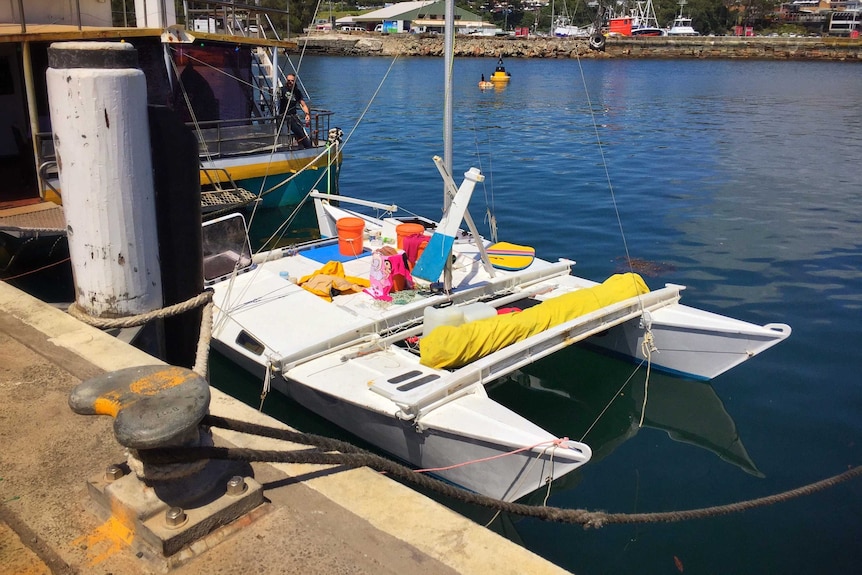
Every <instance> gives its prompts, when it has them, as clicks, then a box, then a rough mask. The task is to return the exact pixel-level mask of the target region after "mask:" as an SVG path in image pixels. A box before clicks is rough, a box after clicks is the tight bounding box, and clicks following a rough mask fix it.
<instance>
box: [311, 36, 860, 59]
mask: <svg viewBox="0 0 862 575" xmlns="http://www.w3.org/2000/svg"><path fill="white" fill-rule="evenodd" d="M297 42H298V44H299V46H300V49H303V47H304V49H305V50H306V51H307V52H309V53H315V54H329V55H340V56H385V57H390V58H391V57H395V56H407V57H412V56H437V57H439V56H442V55H443V37H442V36H439V35H425V34H418V35H417V34H400V35H380V34H372V33H364V32H350V33H332V34H320V35H315V36H311V37H308V38H302V39H298V40H297ZM455 56H465V57H477V58H486V57H494V58H496V57H498V56H503V57H504V58H703V59H706V58H714V59H728V60H730V59H741V60H824V61H840V62H862V39H848V38H770V37H752V38H737V37H732V36H715V37H713V36H699V37H677V38H671V37H658V38H620V37H616V38H613V37H612V38H608V39H607V42H606V44H605V50H604V51H596V50H590V48H589V46H588V44H587V39H586V38H539V37H535V38H506V37H503V38H488V37H469V36H458V37H456V39H455Z"/></svg>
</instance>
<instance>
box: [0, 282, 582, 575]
mask: <svg viewBox="0 0 862 575" xmlns="http://www.w3.org/2000/svg"><path fill="white" fill-rule="evenodd" d="M156 363H160V362H159V361H158V360H156V359H154V358H152V357H151V356H149V355H147V354H145V353H143V352H141V351H140V350H137V349H135V348H133V347H131V346H129V345H127V344H125V343H123V342H121V341H119V340H117V339H114V338H112V337H111V336H109V335H107V334H104V333H102V332H101V331H98V330H96V329H94V328H91V327H89V326H87V325H85V324H83V323H81V322H79V321H77V320H75V319H73V318H72V317H70V316H69V315H67V314H66V313H65V312H63V311H61V310H59V309H56V308H54V307H52V306H50V305H48V304H46V303H44V302H41V301H39V300H37V299H35V298H33V297H31V296H29V295H27V294H25V293H23V292H20V291H18V290H17V289H15V288H13V287H11V286H9V285H8V284H5V283H2V282H0V443H2V445H3V448H2V450H0V566H4V567H0V573H7V572H8V571H6V569H7V567H6V566H12V565H15V566H16V567H15V568H16V569H17V571H15V572H26V573H55V574H57V573H81V574H90V573H92V574H97V573H98V574H104V573H124V574H134V573H152V572H164V571H166V570H167V569H168V568H170V569H171V572H172V573H183V574H184V573H189V574H194V573H213V572H219V573H240V572H242V573H250V572H254V573H280V574H281V573H302V574H314V573H321V574H322V573H327V574H338V573H368V574H371V573H374V574H385V573H393V574H394V573H399V574H403V573H423V574H436V573H440V574H458V573H463V574H473V573H495V574H508V573H511V574H515V573H517V574H523V573H530V574H562V573H567V571H565V570H563V569H561V568H559V567H557V566H555V565H553V564H551V563H549V562H548V561H546V560H544V559H542V558H540V557H538V556H536V555H535V554H533V553H531V552H529V551H528V550H526V549H524V548H522V547H520V546H518V545H516V544H515V543H513V542H511V541H509V540H507V539H505V538H503V537H501V536H499V535H497V534H496V533H493V532H492V531H490V530H488V529H486V528H484V527H483V526H481V525H478V524H476V523H474V522H472V521H470V520H468V519H467V518H465V517H463V516H461V515H459V514H457V513H455V512H453V511H451V510H449V509H447V508H446V507H444V506H442V505H440V504H438V503H436V502H434V501H432V500H430V499H428V498H426V497H424V496H423V495H421V494H419V493H417V492H415V491H413V490H411V489H410V488H408V487H405V486H403V485H401V484H399V483H397V482H395V481H392V480H390V479H388V478H387V477H385V476H383V475H380V474H378V473H376V472H374V471H372V470H370V469H367V468H361V469H350V470H345V469H343V468H336V467H326V466H319V465H287V464H276V465H267V464H253V466H252V468H253V470H254V477H255V479H256V480H257V481H258V482H260V483H261V484H262V485H263V486H264V495H265V497H266V499H267V503H265V504H264V505H263V506H262V507H260V508H258V509H257V510H256V511H255V512H253V513H252V514H251V517H249V518H244V519H241V520H239V521H237V522H235V523H236V524H234V525H231V526H230V527H229V528H227V529H222V530H221V531H218V532H215V533H213V534H211V535H210V536H208V537H206V538H204V539H202V540H201V541H199V542H198V543H196V544H194V545H192V546H191V547H190V548H186V549H184V550H182V551H180V552H179V553H178V554H177V556H175V557H173V558H172V561H171V562H166V561H164V560H161V559H159V558H158V557H152V556H151V554H150V553H148V552H147V550H146V549H145V548H141V547H140V546H139V545H137V544H136V541H135V537H134V534H133V533H128V532H127V531H124V529H123V528H122V527H121V526H118V525H117V524H116V522H111V521H110V520H107V519H106V518H105V517H101V518H100V517H99V516H98V513H97V510H96V509H94V506H95V504H94V503H93V501H92V500H91V499H90V497H89V495H88V493H87V486H86V481H87V479H88V477H90V476H92V475H93V474H97V473H100V472H103V470H104V469H105V467H106V466H107V465H109V464H112V463H121V462H122V461H124V460H125V457H124V454H123V451H122V447H121V446H120V445H119V444H117V443H116V441H115V440H114V437H113V432H112V428H111V426H112V420H111V419H110V418H107V417H85V416H80V415H75V414H74V413H72V411H71V409H70V408H69V407H68V405H67V401H68V394H69V391H70V390H71V389H72V387H74V386H75V385H77V384H78V383H79V382H80V381H83V380H86V379H88V378H90V377H93V376H95V375H98V374H99V373H102V372H104V371H112V370H116V369H122V368H126V367H132V366H140V365H152V364H156ZM210 410H211V413H213V414H214V415H220V416H224V417H230V418H235V419H242V420H246V421H253V422H257V423H262V424H266V425H277V426H283V427H286V426H284V424H282V423H280V422H277V421H275V420H273V419H271V418H269V417H267V416H266V415H263V414H261V413H259V412H257V411H255V410H254V409H252V408H250V407H248V406H246V405H245V404H242V403H241V402H239V401H237V400H235V399H233V398H231V397H229V396H226V395H225V394H223V393H221V392H219V391H218V390H215V389H213V390H212V403H211V407H210ZM214 436H215V441H216V443H217V444H220V445H234V446H237V447H246V448H252V449H257V448H262V449H274V448H280V449H283V448H284V444H283V443H278V442H275V441H274V440H268V439H264V438H258V437H249V436H244V435H241V434H238V433H233V432H224V431H221V430H214ZM296 447H299V446H296ZM13 561H15V562H13ZM19 562H23V563H22V564H23V565H25V567H22V568H18V567H17V566H18V565H19Z"/></svg>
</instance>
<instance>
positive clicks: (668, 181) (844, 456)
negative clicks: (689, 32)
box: [211, 57, 862, 575]
mask: <svg viewBox="0 0 862 575" xmlns="http://www.w3.org/2000/svg"><path fill="white" fill-rule="evenodd" d="M495 63H496V61H495V60H494V59H490V58H489V59H457V60H456V63H455V77H456V80H455V87H454V99H455V100H454V101H455V110H456V111H455V124H456V127H455V158H454V170H453V171H454V173H455V177H456V180H457V181H460V174H462V173H463V172H464V171H466V170H467V169H469V168H470V167H471V166H476V167H479V168H481V169H482V170H483V172H484V173H485V174H486V176H487V179H486V181H485V183H484V186H483V187H477V192H476V193H475V194H474V199H473V202H472V205H471V212H472V215H473V217H474V219H475V220H476V221H477V222H478V223H479V226H480V228H483V229H487V218H486V215H485V214H486V210H489V211H491V212H493V214H494V217H495V218H496V224H497V229H498V235H499V239H500V240H503V241H510V242H514V243H521V244H529V245H532V246H533V247H535V248H536V251H537V253H538V254H539V255H540V256H542V257H544V258H545V259H556V258H558V257H569V258H572V259H574V260H576V261H577V265H576V266H575V272H576V273H577V274H578V275H582V276H585V277H589V278H591V279H595V280H601V279H603V278H605V277H607V276H608V275H610V274H612V273H614V272H616V271H618V270H623V269H626V268H625V256H626V254H627V253H628V255H630V256H631V257H632V258H635V259H636V260H638V262H641V263H640V264H639V266H638V269H640V270H643V271H644V275H645V279H646V280H647V283H648V284H649V285H650V286H651V287H660V286H662V285H664V284H665V283H671V282H672V283H678V284H683V285H686V286H687V289H686V291H685V292H683V302H684V303H688V304H690V305H693V306H696V307H699V308H704V309H708V310H712V311H716V312H719V313H723V314H726V315H730V316H733V317H738V318H740V319H745V320H748V321H752V322H755V323H760V324H764V323H769V322H782V323H788V324H790V325H791V326H792V328H793V334H792V335H791V336H790V338H789V339H788V340H787V341H785V342H784V343H782V344H780V345H779V346H777V347H776V348H773V349H771V350H769V351H767V352H765V353H764V354H763V355H761V356H758V357H756V358H754V359H752V360H751V361H749V362H747V363H745V364H743V365H742V366H740V367H738V368H736V369H734V370H731V371H730V372H729V373H726V374H724V375H722V376H720V377H718V378H717V379H715V380H714V381H713V382H711V383H710V384H704V383H696V382H691V381H683V380H679V379H674V378H671V377H668V376H665V375H662V374H657V373H651V374H650V377H649V382H648V386H645V378H646V373H645V371H644V370H643V369H640V370H638V371H637V372H636V373H635V374H634V375H633V376H632V374H633V371H634V369H635V367H634V366H632V365H630V364H627V363H623V362H620V361H618V360H615V359H612V358H608V357H604V356H601V355H598V354H597V353H594V352H592V351H590V350H585V349H580V348H570V349H567V350H565V351H563V352H561V353H559V354H557V355H555V356H553V357H552V358H549V359H547V360H544V361H541V362H539V363H537V364H535V365H533V366H531V367H530V368H529V369H525V370H523V371H522V372H518V373H516V374H514V375H513V376H512V377H510V378H508V379H507V380H505V381H501V382H497V383H495V384H493V385H492V386H491V387H492V389H491V393H492V396H493V397H495V398H496V399H498V400H499V401H501V402H503V403H505V404H507V405H509V406H511V407H513V408H515V409H517V410H519V411H520V412H522V413H525V414H527V415H529V416H530V418H531V419H533V420H535V421H536V422H537V423H539V424H541V425H542V426H544V427H545V428H547V429H549V430H551V431H552V432H554V433H556V434H558V435H561V436H562V435H564V436H568V437H571V438H573V439H579V440H580V439H583V440H584V441H586V442H587V443H588V444H590V445H591V446H592V447H593V449H594V452H595V454H594V458H593V460H592V461H591V462H590V463H589V464H587V465H586V466H584V467H582V468H581V469H579V470H578V471H576V472H575V473H573V474H570V475H569V476H567V477H565V478H564V479H563V480H562V481H560V482H558V483H555V484H554V485H553V486H552V488H551V490H550V494H549V495H548V494H545V493H540V494H537V495H536V496H535V497H534V498H532V499H530V500H529V502H530V503H536V504H542V503H543V501H544V500H545V497H546V495H547V501H546V502H547V504H548V505H551V506H556V507H563V508H581V509H591V510H599V509H601V510H605V511H609V512H615V513H648V512H661V511H677V510H685V509H696V508H703V507H709V506H715V505H723V504H728V503H735V502H740V501H745V500H750V499H754V498H758V497H763V496H766V495H770V494H775V493H780V492H783V491H785V490H788V489H792V488H796V487H799V486H801V485H805V484H808V483H811V482H814V481H817V480H820V479H823V478H826V477H829V476H832V475H835V474H838V473H841V472H843V471H846V470H847V469H849V468H851V467H854V466H857V465H860V464H862V417H860V414H862V385H860V383H862V377H861V376H860V374H862V330H860V327H859V320H860V317H862V314H860V309H862V215H860V214H862V191H860V181H862V177H860V168H859V150H860V147H862V74H859V71H858V66H856V65H853V64H841V63H806V62H751V61H746V62H729V61H695V60H686V61H648V60H640V61H625V60H589V61H584V62H578V61H577V60H516V59H512V60H507V61H506V62H505V64H506V67H507V69H508V70H509V71H510V72H511V74H512V80H511V82H510V83H509V85H508V86H506V87H505V88H502V89H497V90H488V91H480V90H479V89H478V87H477V82H478V81H479V78H480V75H481V74H483V73H484V74H486V75H489V74H490V73H491V72H492V71H493V69H494V65H495ZM299 75H300V78H301V79H302V81H303V82H304V84H305V87H306V89H307V91H308V92H309V93H310V94H309V95H310V98H311V100H312V104H313V105H315V106H319V107H322V108H327V109H331V110H333V111H335V112H336V118H337V119H338V120H337V122H336V124H338V125H339V126H340V127H341V128H342V129H343V130H344V132H345V135H346V136H348V141H347V143H346V145H345V147H344V154H345V158H344V166H343V169H342V178H341V190H342V191H343V193H345V194H349V195H356V196H360V197H363V198H366V199H371V200H381V201H391V200H392V199H393V198H394V199H395V201H396V202H397V203H398V204H399V206H401V207H402V208H405V209H407V210H410V211H413V212H417V213H421V214H425V215H429V216H437V215H439V213H440V205H441V199H442V193H443V192H442V184H441V181H440V178H439V175H438V174H437V171H436V168H435V167H434V164H433V162H432V160H431V158H432V156H434V155H441V154H442V152H443V148H442V144H441V142H442V132H443V123H442V101H443V97H444V86H443V82H442V76H443V62H442V61H441V60H439V59H432V58H414V59H407V58H401V59H397V60H396V61H394V62H393V61H391V60H389V59H385V58H346V57H345V58H337V57H306V58H304V59H303V60H302V62H301V65H300V73H299ZM384 78H385V82H384V83H383V85H382V88H381V87H380V84H381V82H383V80H384ZM378 88H379V90H378ZM375 93H376V96H375ZM360 119H361V122H360ZM285 215H287V212H278V211H271V212H269V213H261V214H258V215H256V216H255V222H254V225H253V231H254V233H255V234H256V238H257V240H258V241H260V240H261V239H262V238H263V237H264V235H265V232H264V230H267V229H269V228H271V227H272V224H273V222H275V221H276V220H279V219H281V218H282V217H283V216H285ZM304 217H307V214H305V215H304ZM303 222H305V223H303ZM308 225H309V224H308V223H307V221H306V220H303V219H302V218H300V219H299V220H298V221H297V226H296V231H294V232H292V237H294V238H299V237H302V236H303V235H304V234H306V233H307V230H308ZM284 324H285V329H301V326H291V324H290V318H289V317H285V318H284ZM211 377H212V381H213V384H214V385H216V386H217V387H220V388H222V389H224V390H226V391H228V392H230V393H232V394H234V395H237V396H239V397H241V398H242V399H244V400H245V401H247V402H249V403H251V404H253V405H257V404H258V403H259V401H260V398H259V396H260V388H261V382H260V381H257V380H256V379H255V378H253V377H251V376H248V375H246V374H245V373H244V372H242V371H240V370H238V369H237V368H235V367H233V366H231V365H229V364H227V363H226V362H225V361H224V359H223V358H221V357H218V356H215V357H213V358H212V366H211ZM614 398H616V399H614ZM645 398H646V401H645V403H646V408H645V413H644V417H643V425H642V426H641V425H640V420H641V411H642V409H643V406H644V400H645ZM612 400H613V401H612ZM264 409H265V411H267V412H268V413H270V414H273V415H276V416H277V417H279V418H280V419H282V420H284V421H286V422H288V423H289V424H291V425H293V426H295V427H297V428H299V429H301V430H304V431H309V432H315V433H323V434H329V435H333V436H336V437H339V438H348V436H347V435H346V434H344V433H343V432H341V431H339V430H338V428H336V427H334V426H332V425H330V424H328V423H326V422H325V421H323V420H322V419H320V418H318V417H316V416H314V415H311V414H309V413H307V412H305V411H304V410H302V409H300V408H298V407H297V406H295V405H293V404H292V403H291V402H290V401H289V400H287V399H285V398H283V397H280V396H278V394H274V393H273V394H270V395H269V396H268V397H267V398H266V401H265V402H264ZM444 503H447V504H449V505H451V506H452V507H453V508H454V509H456V510H457V511H459V512H461V513H464V514H465V515H467V516H469V517H471V518H473V519H474V520H476V521H477V522H480V523H482V524H485V523H488V524H489V527H490V528H492V529H495V530H497V531H499V532H500V533H502V534H504V535H505V536H506V537H509V538H512V539H513V540H515V541H517V542H518V543H520V544H522V545H524V546H525V547H526V548H528V549H530V550H532V551H534V552H535V553H538V554H540V555H542V556H544V557H546V558H547V559H549V560H550V561H553V562H554V563H556V564H558V565H560V566H562V567H564V568H566V569H568V570H570V571H572V572H574V573H578V574H582V575H584V574H599V573H678V572H685V573H709V574H715V573H734V574H736V573H757V574H762V573H776V574H789V573H850V572H855V571H857V570H858V565H859V564H860V562H862V549H860V546H859V541H860V538H862V480H858V479H857V480H853V481H850V482H848V483H844V484H841V485H838V486H835V487H832V488H830V489H827V490H825V491H823V492H820V493H817V494H814V495H810V496H806V497H803V498H801V499H796V500H793V501H788V502H783V503H780V504H776V505H771V506H768V507H765V508H760V509H754V510H749V511H746V512H744V513H738V514H731V515H725V516H720V517H710V518H706V519H699V520H694V521H686V522H680V523H671V524H640V525H610V526H606V527H604V528H602V529H598V530H584V529H583V528H581V527H580V526H575V525H561V524H555V523H545V522H541V521H538V520H532V519H522V518H519V517H508V516H500V517H495V516H494V514H493V513H492V512H489V511H487V510H484V509H479V508H464V507H462V506H460V505H459V504H457V503H453V502H449V501H444ZM404 512H405V513H409V512H410V510H409V509H405V510H404Z"/></svg>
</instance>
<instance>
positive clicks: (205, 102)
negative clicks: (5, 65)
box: [0, 0, 342, 273]
mask: <svg viewBox="0 0 862 575" xmlns="http://www.w3.org/2000/svg"><path fill="white" fill-rule="evenodd" d="M48 4H49V3H44V2H43V3H35V4H33V3H30V4H25V5H24V6H26V7H25V8H24V14H23V15H16V17H17V18H18V19H19V20H20V21H15V22H10V23H8V24H4V25H0V56H3V55H6V61H8V62H10V63H11V67H10V69H9V71H10V74H9V76H8V80H7V82H6V86H5V88H6V90H8V91H9V92H10V94H11V96H15V97H5V98H4V102H8V104H7V107H6V109H4V113H3V114H2V116H0V248H2V249H0V273H4V272H6V273H9V272H11V271H12V267H13V266H14V267H17V266H18V265H19V264H22V263H24V262H25V261H26V260H28V259H29V260H31V263H36V260H37V259H39V257H40V256H41V255H45V253H43V252H45V251H46V250H48V251H50V252H51V253H62V250H57V249H56V248H57V246H58V245H60V244H62V243H63V240H62V239H61V238H62V236H63V235H64V234H65V233H66V229H65V228H66V226H65V220H64V217H63V210H62V207H61V204H62V199H61V198H62V190H60V189H59V177H58V163H59V162H58V159H57V158H56V155H55V153H54V143H53V135H52V133H51V118H50V116H49V112H48V96H47V87H46V83H45V71H46V69H47V67H48V56H47V53H48V47H49V46H50V44H51V43H52V42H57V41H69V40H75V41H102V42H105V41H121V42H129V43H131V44H132V45H134V47H135V49H136V51H137V53H138V60H139V65H140V68H141V70H142V71H143V72H144V74H145V76H146V78H147V91H148V101H149V102H150V103H151V104H156V105H165V104H167V105H169V106H170V107H172V108H173V109H174V110H175V111H176V112H177V114H178V115H179V116H180V117H181V119H182V120H183V121H185V122H187V124H188V125H189V126H190V128H191V129H192V130H193V132H194V133H195V135H196V138H197V140H198V145H199V152H200V166H199V169H200V184H201V208H202V211H203V213H204V214H207V213H210V214H213V213H220V212H222V211H224V210H229V209H235V208H238V207H242V206H247V205H250V204H251V203H253V202H261V203H262V204H263V205H266V206H281V205H295V204H297V203H298V202H299V201H301V200H302V199H303V198H304V197H305V194H307V193H308V192H309V191H310V190H311V189H313V188H317V189H320V190H329V191H330V192H331V193H337V191H338V176H339V170H340V166H341V160H342V156H341V152H340V149H339V147H338V143H339V140H340V138H339V136H338V134H339V132H338V130H337V129H336V128H332V127H331V125H330V121H331V116H332V112H330V111H328V110H322V109H315V108H312V109H311V110H310V111H311V115H310V118H309V120H310V121H309V122H308V123H307V125H306V127H305V130H306V133H307V137H308V138H309V139H310V141H311V144H312V145H311V147H310V148H307V149H306V148H305V147H304V146H301V145H299V144H298V142H297V137H296V136H294V134H293V133H291V130H290V129H288V127H287V123H286V122H283V121H282V118H283V116H282V113H283V110H279V95H280V92H281V91H282V89H283V80H282V77H283V74H282V73H281V71H280V66H279V63H280V59H284V58H285V56H284V51H285V50H291V49H296V44H295V43H294V42H285V41H282V40H280V39H279V38H278V35H277V33H276V32H275V31H273V30H272V29H271V28H268V27H267V26H266V25H265V24H266V23H268V22H269V19H268V18H267V17H266V16H268V14H269V13H271V12H273V11H272V10H270V9H266V8H262V7H251V6H245V7H244V8H242V9H240V8H238V7H233V6H231V7H230V9H229V10H226V9H225V8H224V6H222V5H223V4H224V3H223V2H208V1H206V0H192V1H190V2H186V3H184V6H185V7H186V14H185V18H186V22H187V24H188V26H186V27H183V26H175V25H173V24H171V25H168V23H172V22H175V21H176V17H175V15H174V13H173V3H170V2H169V3H152V4H154V6H153V7H152V10H154V11H155V10H158V13H156V12H154V13H153V14H146V15H145V14H139V15H137V17H136V21H137V23H138V26H139V27H134V28H133V27H118V26H114V25H112V13H111V3H89V4H87V8H86V11H85V10H82V9H81V7H78V9H77V11H75V9H74V8H70V7H67V8H64V10H66V11H67V12H69V13H67V14H65V15H64V17H63V18H62V21H65V22H78V23H79V24H78V25H69V24H54V23H53V22H55V21H57V13H56V9H54V8H51V7H49V6H48ZM165 4H167V5H169V6H168V12H169V13H167V14H164V13H161V6H164V5H165ZM214 5H218V6H219V7H218V8H217V9H216V8H214ZM49 8H50V9H49ZM276 12H278V11H276ZM7 13H8V12H7ZM215 14H218V15H219V16H218V17H215V16H213V15H215ZM40 246H41V249H40ZM40 263H41V262H40Z"/></svg>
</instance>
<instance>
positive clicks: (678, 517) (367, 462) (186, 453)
mask: <svg viewBox="0 0 862 575" xmlns="http://www.w3.org/2000/svg"><path fill="white" fill-rule="evenodd" d="M202 425H207V426H211V427H218V428H222V429H227V430H231V431H236V432H239V433H246V434H253V435H259V436H262V437H269V438H272V439H279V440H283V441H290V442H293V443H299V444H304V445H310V446H312V449H305V450H300V451H277V450H255V449H242V448H228V447H176V448H167V449H153V450H145V451H141V452H140V453H139V454H140V456H141V458H142V460H144V461H145V462H147V463H155V464H166V463H189V462H193V461H197V460H200V459H219V460H230V461H245V462H252V463H253V462H261V463H262V462H268V463H312V464H319V465H343V466H348V467H370V468H372V469H375V470H377V471H381V472H385V473H387V474H388V475H391V476H393V477H396V478H398V479H401V480H404V481H408V482H410V483H413V484H416V485H418V486H420V487H423V488H426V489H433V490H434V491H436V492H438V493H440V494H442V495H445V496H447V497H451V498H453V499H456V500H459V501H463V502H466V503H472V504H475V505H481V506H483V507H487V508H489V509H495V510H497V511H502V512H506V513H510V514H513V515H519V516H522V517H532V518H535V519H540V520H542V521H551V522H555V523H573V524H579V525H581V526H582V527H584V528H585V529H586V528H595V529H598V528H601V527H604V526H605V525H611V524H635V523H675V522H679V521H687V520H691V519H704V518H708V517H717V516H720V515H729V514H731V513H740V512H742V511H747V510H749V509H755V508H758V507H765V506H768V505H774V504H776V503H782V502H785V501H789V500H791V499H795V498H798V497H802V496H803V495H811V494H813V493H817V492H819V491H823V490H825V489H827V488H829V487H834V486H836V485H839V484H841V483H844V482H846V481H849V480H851V479H855V478H857V477H859V476H860V475H862V466H857V467H853V468H851V469H849V470H847V471H845V472H843V473H839V474H838V475H834V476H832V477H829V478H827V479H824V480H821V481H817V482H815V483H810V484H808V485H804V486H802V487H798V488H796V489H790V490H788V491H784V492H782V493H778V494H775V495H769V496H766V497H759V498H756V499H750V500H747V501H740V502H738V503H730V504H727V505H716V506H712V507H705V508H701V509H689V510H682V511H669V512H659V513H607V512H605V511H589V510H586V509H562V508H558V507H546V506H539V505H527V504H523V503H512V502H507V501H501V500H499V499H494V498H491V497H487V496H484V495H480V494H477V493H473V492H469V491H465V490H463V489H461V488H459V487H456V486H454V485H452V484H451V483H447V482H444V481H441V480H439V479H434V478H433V477H429V476H427V475H424V474H422V473H417V472H415V471H413V470H412V469H410V468H409V467H406V466H404V465H401V464H398V463H395V462H393V461H391V460H389V459H387V458H385V457H381V456H379V455H375V454H373V453H370V452H368V451H365V450H363V449H360V448H358V447H356V446H354V445H351V444H350V443H347V442H344V441H339V440H336V439H330V438H326V437H321V436H318V435H312V434H304V433H300V432H297V431H292V430H289V429H279V428H274V427H268V426H264V425H258V424H254V423H247V422H242V421H236V420H232V419H227V418H223V417H217V416H213V415H207V416H206V417H205V418H204V420H203V422H202ZM336 450H337V451H339V453H333V451H336Z"/></svg>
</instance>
